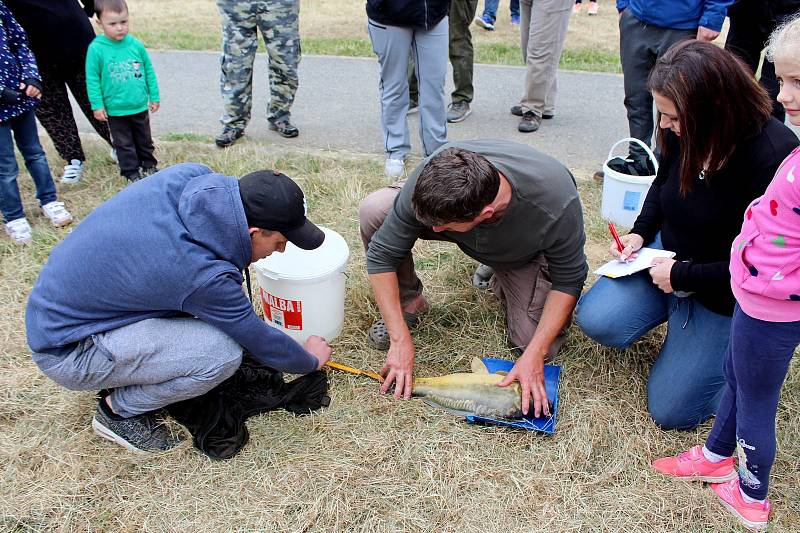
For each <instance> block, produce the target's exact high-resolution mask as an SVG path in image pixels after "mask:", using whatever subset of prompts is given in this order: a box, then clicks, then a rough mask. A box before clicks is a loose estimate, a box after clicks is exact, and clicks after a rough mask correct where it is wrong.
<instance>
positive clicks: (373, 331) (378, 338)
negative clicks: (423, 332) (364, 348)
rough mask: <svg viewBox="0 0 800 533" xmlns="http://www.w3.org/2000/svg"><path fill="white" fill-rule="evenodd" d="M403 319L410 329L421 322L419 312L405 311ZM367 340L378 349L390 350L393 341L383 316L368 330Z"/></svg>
mask: <svg viewBox="0 0 800 533" xmlns="http://www.w3.org/2000/svg"><path fill="white" fill-rule="evenodd" d="M403 320H405V321H406V325H407V326H408V328H409V329H411V328H413V327H415V326H416V325H417V324H419V322H420V314H419V313H407V312H406V311H403ZM367 340H368V341H369V345H370V346H372V347H373V348H376V349H378V350H384V351H385V350H388V349H389V345H390V344H391V342H390V341H389V330H388V329H387V328H386V322H384V320H383V319H382V318H381V319H379V320H376V321H375V322H374V323H373V324H372V326H370V328H369V330H368V331H367Z"/></svg>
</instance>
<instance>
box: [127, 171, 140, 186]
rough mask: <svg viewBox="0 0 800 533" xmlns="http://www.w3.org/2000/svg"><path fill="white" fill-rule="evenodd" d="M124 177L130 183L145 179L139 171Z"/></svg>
mask: <svg viewBox="0 0 800 533" xmlns="http://www.w3.org/2000/svg"><path fill="white" fill-rule="evenodd" d="M123 176H125V179H126V180H128V182H129V183H134V182H137V181H139V180H140V179H142V178H143V177H144V176H142V173H141V172H139V171H138V170H137V171H136V172H133V173H131V174H123Z"/></svg>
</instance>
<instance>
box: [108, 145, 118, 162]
mask: <svg viewBox="0 0 800 533" xmlns="http://www.w3.org/2000/svg"><path fill="white" fill-rule="evenodd" d="M109 155H110V156H111V159H113V160H114V163H116V164H118V165H119V159H117V149H116V148H112V149H111V153H110V154H109Z"/></svg>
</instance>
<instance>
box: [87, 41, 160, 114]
mask: <svg viewBox="0 0 800 533" xmlns="http://www.w3.org/2000/svg"><path fill="white" fill-rule="evenodd" d="M86 91H87V92H88V93H89V103H91V104H92V110H96V109H105V110H106V113H107V114H108V116H110V117H123V116H126V115H135V114H136V113H141V112H142V111H146V110H147V104H148V102H158V101H159V96H158V82H157V81H156V73H155V71H154V70H153V65H152V63H150V56H149V55H147V50H146V49H145V47H144V45H143V44H142V43H141V42H139V41H138V40H137V39H135V38H134V37H132V36H131V35H126V36H125V37H124V38H123V39H122V40H121V41H112V40H111V39H109V38H108V37H106V36H105V35H98V36H97V37H95V39H94V41H92V44H90V45H89V50H88V52H87V53H86Z"/></svg>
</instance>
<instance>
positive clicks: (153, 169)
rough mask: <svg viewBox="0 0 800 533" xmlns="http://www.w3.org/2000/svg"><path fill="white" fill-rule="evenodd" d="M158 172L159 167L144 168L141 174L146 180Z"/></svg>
mask: <svg viewBox="0 0 800 533" xmlns="http://www.w3.org/2000/svg"><path fill="white" fill-rule="evenodd" d="M156 172H158V167H142V169H141V171H140V172H139V173H140V174H141V176H142V177H143V178H146V177H147V176H152V175H153V174H155V173H156Z"/></svg>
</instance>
